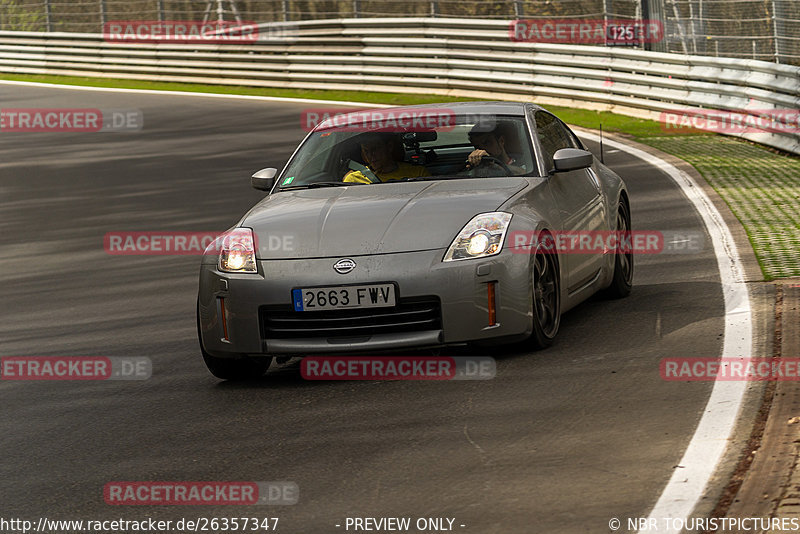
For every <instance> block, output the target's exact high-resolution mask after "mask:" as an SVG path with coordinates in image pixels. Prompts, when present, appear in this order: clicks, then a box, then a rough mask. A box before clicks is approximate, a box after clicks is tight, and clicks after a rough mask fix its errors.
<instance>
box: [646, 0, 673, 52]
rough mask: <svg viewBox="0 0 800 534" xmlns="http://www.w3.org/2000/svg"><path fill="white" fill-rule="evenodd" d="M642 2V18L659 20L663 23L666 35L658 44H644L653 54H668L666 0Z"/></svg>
mask: <svg viewBox="0 0 800 534" xmlns="http://www.w3.org/2000/svg"><path fill="white" fill-rule="evenodd" d="M641 2H642V18H643V19H645V20H657V21H659V22H660V23H661V27H662V28H663V32H664V34H663V35H662V36H661V37H662V38H661V41H659V42H657V43H650V42H646V43H644V48H645V50H652V51H653V52H666V51H667V42H666V41H667V19H666V17H665V16H664V0H641Z"/></svg>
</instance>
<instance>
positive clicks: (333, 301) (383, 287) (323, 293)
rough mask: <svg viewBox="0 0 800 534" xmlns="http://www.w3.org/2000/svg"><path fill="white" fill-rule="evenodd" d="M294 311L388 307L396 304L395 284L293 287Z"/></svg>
mask: <svg viewBox="0 0 800 534" xmlns="http://www.w3.org/2000/svg"><path fill="white" fill-rule="evenodd" d="M292 302H293V303H294V311H321V310H341V309H349V308H387V307H391V306H394V305H395V295H394V284H370V285H364V286H333V287H310V288H308V289H293V290H292Z"/></svg>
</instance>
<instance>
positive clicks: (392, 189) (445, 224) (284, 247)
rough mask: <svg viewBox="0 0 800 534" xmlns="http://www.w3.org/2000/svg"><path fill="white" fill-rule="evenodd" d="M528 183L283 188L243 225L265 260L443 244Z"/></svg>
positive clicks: (480, 181) (497, 180) (489, 181)
mask: <svg viewBox="0 0 800 534" xmlns="http://www.w3.org/2000/svg"><path fill="white" fill-rule="evenodd" d="M527 184H528V182H527V180H526V179H524V178H490V179H468V180H466V179H465V180H440V181H432V182H428V181H422V182H402V183H396V184H392V183H386V184H379V185H355V186H349V187H323V188H316V189H298V190H294V191H284V192H280V193H273V194H271V195H269V196H268V197H266V198H265V199H264V200H263V201H261V202H260V203H259V204H257V205H256V206H255V207H254V208H253V209H252V210H251V211H250V212H249V213H248V214H247V215H246V216H245V218H244V219H243V220H242V222H241V226H244V227H249V228H252V229H253V230H254V232H255V234H256V240H257V247H258V258H259V259H273V258H276V259H278V258H323V257H343V256H357V255H369V254H388V253H394V252H412V251H420V250H432V249H440V248H446V247H448V246H450V243H451V242H452V241H453V238H454V237H455V236H456V234H457V233H458V232H459V231H460V230H461V229H462V228H463V227H464V225H465V224H466V223H467V222H469V220H470V219H471V218H472V217H474V216H475V215H477V214H479V213H484V212H490V211H496V210H497V208H498V207H499V206H501V205H502V204H503V203H504V202H505V201H506V200H508V199H509V198H510V197H512V196H513V195H515V194H516V193H517V192H519V191H521V190H522V189H523V188H524V187H525V186H526V185H527Z"/></svg>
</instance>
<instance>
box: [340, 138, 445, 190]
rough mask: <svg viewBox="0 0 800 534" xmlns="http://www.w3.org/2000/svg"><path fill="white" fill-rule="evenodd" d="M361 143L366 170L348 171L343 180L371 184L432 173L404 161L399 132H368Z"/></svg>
mask: <svg viewBox="0 0 800 534" xmlns="http://www.w3.org/2000/svg"><path fill="white" fill-rule="evenodd" d="M359 144H360V145H361V157H363V158H364V162H366V164H367V168H366V170H365V171H364V172H362V171H360V170H355V171H351V172H348V173H347V174H346V175H345V176H344V179H343V180H342V181H343V182H358V183H363V184H371V183H375V182H376V181H377V182H388V181H391V180H402V179H403V178H418V177H421V176H430V175H431V172H430V171H429V170H428V169H426V168H425V167H423V166H421V165H412V164H410V163H406V162H405V161H403V157H402V155H400V154H398V148H399V149H400V151H402V142H401V141H400V138H399V136H398V135H397V134H393V133H382V132H381V133H371V134H366V135H365V136H363V137H362V138H361V139H360V140H359Z"/></svg>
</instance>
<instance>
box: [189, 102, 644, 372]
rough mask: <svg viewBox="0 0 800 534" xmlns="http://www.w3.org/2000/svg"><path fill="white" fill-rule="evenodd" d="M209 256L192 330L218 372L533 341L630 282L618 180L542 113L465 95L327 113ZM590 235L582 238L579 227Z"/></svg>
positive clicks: (268, 173)
mask: <svg viewBox="0 0 800 534" xmlns="http://www.w3.org/2000/svg"><path fill="white" fill-rule="evenodd" d="M323 118H324V120H322V121H321V122H320V123H319V124H318V125H317V126H316V127H314V128H313V129H312V130H311V131H310V133H309V134H308V135H307V137H306V138H305V139H304V140H303V142H302V143H301V144H300V146H299V147H298V148H297V150H296V151H295V152H294V154H293V155H292V156H291V159H290V160H289V162H288V164H287V165H286V167H285V168H284V169H283V170H282V171H280V172H279V171H278V170H277V169H274V168H267V169H262V170H261V171H258V172H257V173H256V174H254V175H253V176H252V178H251V183H252V186H253V187H255V188H256V189H260V190H264V191H267V192H268V194H267V195H266V196H265V197H264V199H263V200H262V201H261V202H259V203H258V204H256V205H255V206H254V207H253V208H252V209H251V210H250V211H249V212H248V213H247V214H245V216H244V217H243V218H242V219H241V220H240V221H239V222H238V223H237V224H236V225H235V227H233V228H232V229H230V230H229V231H228V232H226V233H224V234H223V235H222V236H220V237H219V238H217V240H216V242H215V243H213V244H212V245H211V246H210V247H209V249H208V250H206V253H205V254H204V256H203V260H202V265H201V269H200V288H199V295H198V303H197V328H198V334H199V337H200V347H201V351H202V355H203V358H204V360H205V362H206V364H207V366H208V368H209V369H210V370H211V372H212V373H213V374H214V375H215V376H217V377H220V378H225V379H237V378H245V377H252V376H258V375H260V374H263V373H264V372H265V370H266V369H267V367H268V366H269V364H270V362H271V361H272V358H273V356H280V357H285V356H290V355H297V356H300V355H311V354H322V353H338V354H354V353H359V352H361V353H363V351H371V352H374V351H381V350H388V349H399V348H416V347H432V346H441V345H448V344H463V343H473V344H477V345H481V344H484V343H486V342H489V341H490V342H491V343H496V342H515V341H521V340H526V339H527V340H529V342H530V344H531V346H532V347H545V346H547V345H549V344H550V343H551V342H552V341H553V339H554V338H555V336H556V333H557V332H558V328H559V322H560V317H561V314H562V313H563V312H565V311H566V310H568V309H569V308H572V307H573V306H575V305H577V304H579V303H580V302H582V301H583V300H585V299H586V298H588V297H589V296H591V295H592V294H594V293H596V292H598V291H601V290H603V291H604V292H605V293H606V294H607V295H609V296H610V297H624V296H626V295H628V293H629V292H630V290H631V280H632V277H633V256H632V253H631V251H630V249H626V248H622V247H616V248H615V247H611V248H604V249H603V250H598V249H592V250H577V251H576V250H575V249H574V247H573V248H570V247H567V248H564V247H559V246H553V244H554V242H555V241H556V240H559V241H560V240H561V238H562V237H563V235H565V234H572V235H577V234H578V233H580V234H581V235H585V234H592V233H595V234H597V235H601V236H607V235H610V234H614V235H621V234H620V233H623V234H624V233H627V232H629V230H630V227H631V223H630V204H629V200H628V193H627V191H626V187H625V184H624V182H623V181H622V179H620V177H619V176H617V175H616V174H615V173H614V172H612V171H611V170H609V169H608V168H607V167H605V166H604V165H603V164H602V163H600V162H599V161H598V160H597V159H596V158H595V157H594V156H593V155H592V153H591V152H588V151H587V150H586V149H585V147H584V146H583V144H582V143H581V141H580V140H579V139H578V138H577V137H576V136H575V134H574V133H573V132H572V131H571V130H570V129H569V128H568V127H567V126H566V125H565V124H564V123H563V122H562V121H561V120H559V119H558V118H556V117H555V116H554V115H552V114H551V113H549V112H547V111H545V110H544V109H542V108H540V107H538V106H535V105H532V104H523V103H508V102H470V103H458V104H441V105H436V106H430V105H428V106H411V107H404V108H385V109H380V110H366V111H353V112H348V113H346V114H342V115H331V116H325V117H323ZM587 242H588V240H587Z"/></svg>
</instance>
